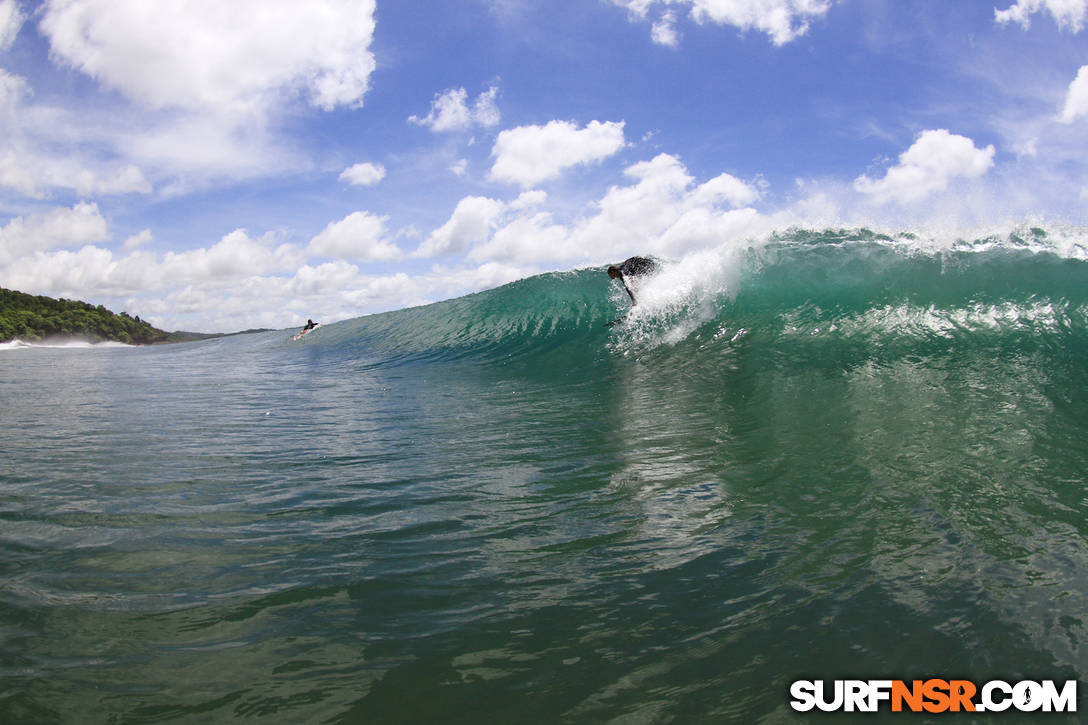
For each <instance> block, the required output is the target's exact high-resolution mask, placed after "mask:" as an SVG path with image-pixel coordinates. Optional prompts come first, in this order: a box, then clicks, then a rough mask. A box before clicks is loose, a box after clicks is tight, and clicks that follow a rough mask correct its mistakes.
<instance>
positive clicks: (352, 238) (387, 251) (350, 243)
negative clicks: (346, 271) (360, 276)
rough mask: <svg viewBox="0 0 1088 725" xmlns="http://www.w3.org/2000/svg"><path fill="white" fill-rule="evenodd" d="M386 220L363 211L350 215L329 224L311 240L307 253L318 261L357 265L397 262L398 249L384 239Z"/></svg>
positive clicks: (386, 218) (399, 253) (399, 254)
mask: <svg viewBox="0 0 1088 725" xmlns="http://www.w3.org/2000/svg"><path fill="white" fill-rule="evenodd" d="M387 220H388V217H380V216H375V215H373V214H370V213H369V212H365V211H357V212H353V213H351V214H348V215H347V216H346V217H344V218H343V219H341V220H340V221H338V222H330V223H329V225H328V226H327V227H325V230H324V231H323V232H321V233H320V234H318V235H317V236H316V237H314V238H313V239H311V240H310V246H309V248H308V250H309V252H310V253H311V254H316V255H318V256H321V257H330V258H333V259H350V260H356V261H360V262H364V261H380V260H390V259H397V258H398V257H400V256H401V251H400V249H399V248H398V247H397V245H396V244H393V243H392V242H389V241H386V240H385V239H384V238H383V237H384V236H385V222H386V221H387Z"/></svg>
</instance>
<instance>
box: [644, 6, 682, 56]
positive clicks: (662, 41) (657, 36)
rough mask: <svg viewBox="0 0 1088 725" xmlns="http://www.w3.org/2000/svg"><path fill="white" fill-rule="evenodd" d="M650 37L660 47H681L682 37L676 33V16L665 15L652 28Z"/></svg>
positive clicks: (673, 14) (671, 13)
mask: <svg viewBox="0 0 1088 725" xmlns="http://www.w3.org/2000/svg"><path fill="white" fill-rule="evenodd" d="M650 37H651V38H652V39H653V41H654V42H655V43H657V44H658V45H666V46H668V47H670V48H675V47H677V46H678V45H680V36H679V34H677V32H676V14H675V13H673V12H671V11H670V12H667V13H664V14H663V15H662V16H661V19H660V20H657V21H656V22H655V23H654V24H653V26H652V27H651V28H650Z"/></svg>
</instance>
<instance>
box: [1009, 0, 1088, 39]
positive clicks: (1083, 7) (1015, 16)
mask: <svg viewBox="0 0 1088 725" xmlns="http://www.w3.org/2000/svg"><path fill="white" fill-rule="evenodd" d="M1043 10H1046V11H1047V12H1049V13H1050V15H1051V17H1053V18H1054V22H1056V23H1057V24H1058V27H1059V28H1066V27H1068V28H1070V29H1071V30H1072V31H1073V32H1074V33H1079V32H1080V31H1081V30H1083V29H1084V21H1085V18H1086V17H1088V0H1018V1H1017V3H1016V4H1015V5H1011V6H1009V7H1008V8H1006V9H1005V10H998V9H997V8H994V20H996V21H997V22H999V23H1001V24H1002V25H1008V24H1009V23H1011V22H1014V23H1019V24H1020V26H1021V27H1022V28H1024V29H1025V30H1026V29H1027V28H1029V27H1031V16H1032V15H1034V14H1035V13H1038V12H1042V11H1043Z"/></svg>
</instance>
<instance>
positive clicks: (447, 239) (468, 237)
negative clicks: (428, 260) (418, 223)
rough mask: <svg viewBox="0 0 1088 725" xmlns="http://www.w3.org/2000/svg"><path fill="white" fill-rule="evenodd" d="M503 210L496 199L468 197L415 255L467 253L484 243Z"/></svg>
mask: <svg viewBox="0 0 1088 725" xmlns="http://www.w3.org/2000/svg"><path fill="white" fill-rule="evenodd" d="M503 208H504V204H503V203H502V202H501V201H496V200H495V199H488V198H487V197H484V196H467V197H465V198H464V199H462V200H461V201H459V202H458V203H457V208H456V209H454V210H453V214H452V215H451V216H450V218H449V220H448V221H446V223H445V224H443V225H442V226H440V227H439V228H438V229H435V230H434V231H433V232H431V234H430V235H429V236H428V237H427V238H426V239H425V240H424V241H423V243H422V244H421V245H419V248H418V249H416V251H415V252H413V253H412V256H413V257H436V256H438V255H440V254H452V253H456V252H463V251H465V250H466V249H468V248H469V247H470V246H471V245H473V244H476V243H478V242H482V241H484V240H485V239H487V237H488V235H489V234H490V233H491V229H492V226H493V225H494V223H495V222H496V220H497V219H498V217H499V215H500V214H501V213H502V211H503Z"/></svg>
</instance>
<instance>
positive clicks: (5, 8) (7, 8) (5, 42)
mask: <svg viewBox="0 0 1088 725" xmlns="http://www.w3.org/2000/svg"><path fill="white" fill-rule="evenodd" d="M24 19H25V18H24V16H23V13H22V11H20V10H19V6H18V5H17V4H16V3H15V0H0V52H3V51H5V50H7V49H8V48H10V47H11V44H12V43H14V42H15V36H16V35H18V34H19V28H21V27H22V26H23V20H24Z"/></svg>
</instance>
